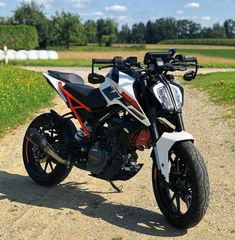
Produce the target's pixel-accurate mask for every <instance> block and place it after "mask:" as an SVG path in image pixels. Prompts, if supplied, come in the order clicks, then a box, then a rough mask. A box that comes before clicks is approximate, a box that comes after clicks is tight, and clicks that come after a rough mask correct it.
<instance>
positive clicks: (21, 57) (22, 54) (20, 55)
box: [15, 50, 28, 60]
mask: <svg viewBox="0 0 235 240" xmlns="http://www.w3.org/2000/svg"><path fill="white" fill-rule="evenodd" d="M15 56H16V60H27V59H28V56H27V51H26V50H20V51H17V52H16V55H15Z"/></svg>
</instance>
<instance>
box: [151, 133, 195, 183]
mask: <svg viewBox="0 0 235 240" xmlns="http://www.w3.org/2000/svg"><path fill="white" fill-rule="evenodd" d="M186 140H189V141H192V142H193V141H194V138H193V136H192V135H191V134H190V133H188V132H185V131H182V132H171V133H169V132H164V133H163V134H162V136H161V137H160V138H159V139H158V141H157V142H156V144H155V146H154V147H153V152H152V154H155V159H156V164H157V166H158V169H159V170H160V171H161V173H162V175H163V176H164V177H165V181H166V182H167V183H169V164H168V161H169V151H170V149H171V148H172V146H173V145H174V144H175V143H176V142H182V141H186Z"/></svg>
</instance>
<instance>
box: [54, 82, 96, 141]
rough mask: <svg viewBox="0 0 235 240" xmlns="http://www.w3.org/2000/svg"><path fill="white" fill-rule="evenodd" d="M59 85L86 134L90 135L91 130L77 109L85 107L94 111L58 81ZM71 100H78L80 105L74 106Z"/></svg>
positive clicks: (89, 110)
mask: <svg viewBox="0 0 235 240" xmlns="http://www.w3.org/2000/svg"><path fill="white" fill-rule="evenodd" d="M58 86H59V88H60V90H61V91H62V92H63V94H64V95H65V97H66V99H67V101H68V106H69V108H70V109H71V110H72V112H73V113H74V115H75V117H76V118H77V120H78V122H79V123H80V125H81V127H82V130H83V131H84V133H85V135H86V136H87V137H90V132H89V131H88V130H87V128H86V126H85V124H84V123H83V121H82V119H81V117H80V116H79V115H78V113H77V111H76V109H85V110H86V111H88V112H92V110H91V109H90V108H89V107H88V106H86V105H85V104H83V103H82V102H81V101H79V100H78V99H77V98H75V97H74V96H73V95H72V94H70V93H69V92H68V91H67V90H65V89H64V87H63V85H62V83H61V82H59V83H58ZM71 100H73V101H74V102H76V103H77V104H79V106H74V105H73V104H72V102H71Z"/></svg>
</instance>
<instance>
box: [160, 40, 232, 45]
mask: <svg viewBox="0 0 235 240" xmlns="http://www.w3.org/2000/svg"><path fill="white" fill-rule="evenodd" d="M161 43H167V44H195V45H219V46H235V39H234V38H221V39H220V38H214V39H212V38H207V39H206V38H192V39H169V40H163V41H161Z"/></svg>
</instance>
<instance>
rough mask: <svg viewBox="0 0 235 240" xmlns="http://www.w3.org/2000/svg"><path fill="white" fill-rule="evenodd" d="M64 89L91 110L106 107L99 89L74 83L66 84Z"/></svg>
mask: <svg viewBox="0 0 235 240" xmlns="http://www.w3.org/2000/svg"><path fill="white" fill-rule="evenodd" d="M64 88H65V89H66V90H67V91H68V92H69V93H70V94H72V95H73V96H74V97H75V98H77V99H78V100H79V101H81V102H82V103H83V104H85V105H86V106H88V107H89V108H91V109H97V108H102V107H105V106H106V105H107V103H106V100H105V99H104V97H103V96H102V94H101V92H100V90H99V88H94V87H91V86H88V85H81V84H74V83H66V84H65V86H64Z"/></svg>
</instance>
